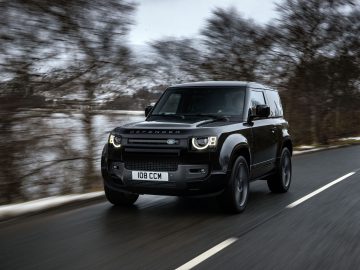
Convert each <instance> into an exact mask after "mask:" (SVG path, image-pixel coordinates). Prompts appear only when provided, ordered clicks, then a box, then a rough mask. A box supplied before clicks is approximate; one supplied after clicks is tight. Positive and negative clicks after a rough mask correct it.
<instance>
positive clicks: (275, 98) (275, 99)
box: [266, 91, 283, 117]
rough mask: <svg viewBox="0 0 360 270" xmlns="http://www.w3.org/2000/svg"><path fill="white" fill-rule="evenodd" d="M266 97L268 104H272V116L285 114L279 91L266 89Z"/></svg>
mask: <svg viewBox="0 0 360 270" xmlns="http://www.w3.org/2000/svg"><path fill="white" fill-rule="evenodd" d="M266 97H267V100H268V105H269V106H270V117H280V116H283V108H282V106H281V101H280V97H279V93H278V92H277V91H266Z"/></svg>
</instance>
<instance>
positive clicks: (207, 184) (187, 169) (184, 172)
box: [102, 162, 227, 196]
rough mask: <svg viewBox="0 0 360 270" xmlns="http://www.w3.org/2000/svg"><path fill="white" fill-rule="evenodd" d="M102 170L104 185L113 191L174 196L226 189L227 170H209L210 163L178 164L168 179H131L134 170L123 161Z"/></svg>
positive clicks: (195, 194)
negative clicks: (128, 167)
mask: <svg viewBox="0 0 360 270" xmlns="http://www.w3.org/2000/svg"><path fill="white" fill-rule="evenodd" d="M103 169H105V168H103ZM102 173H103V178H104V184H105V185H106V186H107V187H108V188H110V189H113V190H117V191H125V192H132V193H138V194H154V195H174V196H201V195H211V194H217V193H220V192H221V191H222V190H223V189H224V188H225V185H226V179H227V178H226V174H225V173H224V172H222V171H212V172H210V171H209V166H208V165H202V164H199V165H194V164H192V165H179V166H178V169H177V170H176V171H169V172H168V175H169V180H168V181H148V180H132V171H131V170H128V169H126V168H125V166H124V163H123V162H112V163H111V164H109V166H108V167H107V169H106V170H103V172H102Z"/></svg>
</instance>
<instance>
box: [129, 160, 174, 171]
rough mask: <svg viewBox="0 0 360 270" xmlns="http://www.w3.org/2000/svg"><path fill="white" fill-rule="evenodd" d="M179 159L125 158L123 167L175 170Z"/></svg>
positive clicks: (146, 169) (138, 169)
mask: <svg viewBox="0 0 360 270" xmlns="http://www.w3.org/2000/svg"><path fill="white" fill-rule="evenodd" d="M178 165H179V160H178V159H177V158H172V157H171V158H150V157H149V158H148V159H144V158H136V159H135V158H131V159H126V160H125V168H126V169H128V170H136V171H160V172H162V171H166V172H167V171H176V170H177V169H178Z"/></svg>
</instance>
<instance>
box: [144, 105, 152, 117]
mask: <svg viewBox="0 0 360 270" xmlns="http://www.w3.org/2000/svg"><path fill="white" fill-rule="evenodd" d="M153 108H154V106H152V105H149V106H146V108H145V117H147V116H148V115H149V113H150V112H151V110H152V109H153Z"/></svg>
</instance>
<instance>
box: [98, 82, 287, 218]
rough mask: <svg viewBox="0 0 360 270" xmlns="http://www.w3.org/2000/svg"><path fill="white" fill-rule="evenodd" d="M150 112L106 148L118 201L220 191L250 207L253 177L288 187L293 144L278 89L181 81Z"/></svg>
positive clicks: (109, 192) (231, 205) (104, 168)
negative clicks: (148, 196)
mask: <svg viewBox="0 0 360 270" xmlns="http://www.w3.org/2000/svg"><path fill="white" fill-rule="evenodd" d="M145 116H146V119H145V120H144V121H141V122H136V123H130V124H126V125H123V126H120V127H116V128H115V129H114V130H112V131H111V133H110V135H109V138H108V142H107V143H106V144H105V146H104V149H103V152H102V157H101V172H102V176H103V179H104V189H105V194H106V197H107V199H108V200H109V201H110V202H111V203H112V204H114V205H131V204H133V203H134V202H135V201H136V200H137V199H138V197H139V195H140V194H158V195H174V196H204V195H214V196H217V197H218V199H219V202H220V203H221V205H223V206H224V207H225V208H226V209H227V210H230V211H232V212H242V211H243V210H244V209H245V207H246V205H247V202H248V198H249V183H250V182H251V181H254V180H258V179H261V180H267V184H268V187H269V189H270V190H271V191H272V192H276V193H284V192H286V191H288V189H289V187H290V183H291V173H292V167H291V156H292V141H291V137H290V134H289V131H288V123H287V121H286V120H285V119H284V117H283V109H282V105H281V101H280V97H279V94H278V92H277V91H276V90H274V89H271V88H269V87H267V86H264V85H261V84H258V83H252V82H197V83H185V84H180V85H174V86H171V87H169V88H168V89H167V90H166V91H165V92H164V93H163V95H162V96H161V97H160V99H159V100H158V101H157V102H156V104H155V105H154V106H148V107H147V108H146V109H145Z"/></svg>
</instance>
